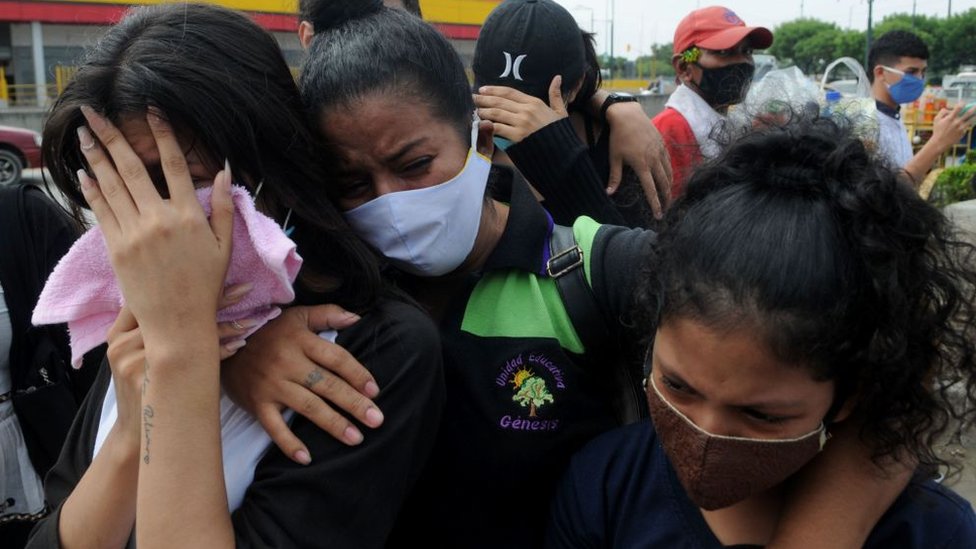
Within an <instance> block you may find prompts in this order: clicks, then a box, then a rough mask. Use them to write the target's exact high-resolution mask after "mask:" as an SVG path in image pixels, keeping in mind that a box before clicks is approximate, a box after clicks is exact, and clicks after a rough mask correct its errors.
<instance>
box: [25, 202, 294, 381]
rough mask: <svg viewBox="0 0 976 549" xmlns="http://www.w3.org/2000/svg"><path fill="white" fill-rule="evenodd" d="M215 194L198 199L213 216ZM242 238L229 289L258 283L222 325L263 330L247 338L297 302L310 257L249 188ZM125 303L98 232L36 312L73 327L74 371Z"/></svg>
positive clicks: (52, 280) (240, 205)
mask: <svg viewBox="0 0 976 549" xmlns="http://www.w3.org/2000/svg"><path fill="white" fill-rule="evenodd" d="M210 191H211V189H210V187H207V188H203V189H198V190H197V200H199V201H200V204H201V205H202V206H203V208H204V211H205V212H206V213H207V215H210ZM231 196H232V198H233V200H234V236H233V239H234V240H233V245H232V248H231V256H230V266H229V267H228V269H227V279H226V280H225V284H226V285H227V286H230V285H233V284H240V283H243V282H250V283H251V284H253V285H254V288H253V289H252V290H251V291H250V293H248V294H247V295H246V296H244V298H243V299H241V300H240V301H238V302H237V303H235V304H234V305H231V306H229V307H226V308H224V309H221V310H220V311H219V312H218V313H217V320H218V321H219V322H230V321H233V320H244V319H248V318H250V319H253V320H255V321H257V325H256V326H254V327H252V328H249V329H248V330H247V332H246V333H245V334H244V335H243V337H247V336H249V335H251V334H252V333H254V332H255V331H257V329H258V328H259V327H261V326H262V325H263V324H265V323H266V322H268V321H269V320H271V319H273V318H275V317H276V316H278V315H279V314H281V310H280V309H279V308H278V307H277V306H276V305H277V304H285V303H289V302H290V301H291V300H293V299H295V292H294V290H293V289H292V286H291V285H292V282H294V281H295V277H296V276H297V275H298V269H299V268H300V267H301V265H302V258H301V257H299V255H298V253H297V252H296V251H295V243H294V242H292V241H291V240H290V239H289V238H288V237H287V236H285V233H284V232H283V231H282V230H281V228H280V227H278V225H277V224H276V223H275V222H274V221H273V220H272V219H270V218H269V217H267V216H265V215H264V214H261V213H259V212H258V211H257V210H256V209H255V208H254V203H253V199H252V198H251V196H250V195H249V194H248V193H247V191H246V190H244V188H242V187H238V186H236V185H235V186H233V187H232V188H231ZM122 304H123V298H122V292H121V290H120V289H119V284H118V280H117V279H116V278H115V273H114V272H113V271H112V265H111V263H110V262H109V259H108V249H107V248H106V247H105V237H104V236H103V235H102V231H101V230H100V229H99V228H98V227H97V226H96V227H93V228H92V229H91V230H89V231H88V232H87V233H85V234H84V235H82V237H81V238H79V239H78V241H77V242H75V244H74V246H72V247H71V249H70V250H68V253H67V254H66V255H65V256H64V257H63V258H62V259H61V261H60V262H59V263H58V266H57V267H55V269H54V272H52V273H51V276H50V277H48V280H47V283H46V284H45V286H44V290H43V291H42V292H41V296H40V298H39V299H38V301H37V307H36V308H35V309H34V316H33V318H32V322H33V323H34V324H35V325H41V324H60V323H64V322H67V323H68V332H69V334H70V336H71V364H72V365H73V366H74V367H75V368H78V367H80V366H81V358H82V355H84V354H85V353H87V352H88V351H90V350H92V349H93V348H95V347H97V346H98V345H100V344H102V343H104V342H105V341H106V339H107V337H108V330H109V328H111V327H112V323H114V322H115V318H116V317H117V316H118V313H119V311H120V310H121V308H122Z"/></svg>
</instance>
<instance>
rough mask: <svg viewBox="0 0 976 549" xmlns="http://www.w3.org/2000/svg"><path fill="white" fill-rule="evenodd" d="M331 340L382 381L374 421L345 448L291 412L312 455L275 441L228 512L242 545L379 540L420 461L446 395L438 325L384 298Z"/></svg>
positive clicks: (375, 543)
mask: <svg viewBox="0 0 976 549" xmlns="http://www.w3.org/2000/svg"><path fill="white" fill-rule="evenodd" d="M337 343H339V344H341V345H342V346H343V347H345V348H346V349H347V350H348V351H349V352H350V353H352V354H353V355H354V356H356V357H357V358H358V359H359V360H360V362H362V363H363V364H364V365H365V366H366V367H367V368H369V370H370V371H371V372H372V373H373V375H374V376H375V377H376V381H377V384H379V386H380V395H379V397H378V398H377V399H376V403H377V405H378V406H379V407H380V409H381V410H382V411H383V413H384V415H385V421H384V422H383V425H382V426H381V427H380V428H379V429H375V430H373V429H368V428H363V429H362V430H363V434H364V436H365V438H364V440H363V442H362V443H361V444H360V445H359V446H356V447H348V446H346V445H344V444H342V443H341V442H338V441H336V440H335V439H333V438H332V437H331V436H329V435H328V434H327V433H325V432H323V431H321V430H319V429H318V428H317V427H316V426H315V425H313V424H311V423H310V422H309V421H307V420H306V419H305V418H303V417H301V416H299V415H297V414H296V416H295V420H294V423H293V424H292V429H293V430H294V432H295V434H296V435H298V437H299V438H300V439H301V440H302V441H304V442H305V444H306V445H308V448H309V452H310V453H311V455H312V463H311V465H308V466H305V467H303V466H301V465H297V464H295V463H294V462H292V461H291V460H290V459H288V458H287V457H285V456H284V455H283V454H282V453H281V451H280V450H278V448H277V447H275V446H272V447H271V448H270V449H269V451H268V454H267V455H266V456H265V457H264V458H262V460H261V462H260V463H259V464H258V467H257V470H256V471H255V475H254V481H253V482H252V484H251V485H250V487H249V488H248V490H247V492H246V494H245V496H244V502H243V503H242V504H241V507H240V508H239V509H237V510H236V511H235V512H234V514H233V516H232V518H233V522H234V530H235V534H236V538H237V546H238V547H289V548H290V547H330V548H345V547H349V548H369V547H382V546H383V545H384V543H385V541H386V538H387V536H388V534H389V532H390V530H391V528H392V526H393V523H394V520H395V519H396V516H397V513H398V512H399V509H400V506H401V504H402V502H403V501H404V499H405V498H406V494H407V493H408V492H409V490H410V489H411V488H412V487H413V485H414V483H415V481H416V480H417V477H418V474H419V472H420V470H421V468H422V467H423V465H424V464H425V463H426V460H427V458H428V456H429V454H430V451H431V449H432V447H433V443H434V439H435V437H436V435H437V425H438V424H439V421H440V413H441V408H442V406H443V400H444V396H445V394H444V379H443V373H442V358H441V349H440V342H439V337H438V334H437V329H436V328H435V327H434V325H433V323H432V322H431V320H430V319H429V318H427V316H426V315H425V314H423V313H422V312H421V311H420V310H418V309H417V308H415V307H412V306H409V305H405V304H403V303H397V302H388V303H386V304H384V305H382V306H381V307H380V308H378V309H377V310H374V311H372V312H371V313H369V314H367V315H365V316H364V317H363V319H362V320H360V321H359V322H358V323H357V324H356V325H354V326H353V327H351V328H349V329H347V330H344V331H343V332H342V333H341V334H340V335H339V338H338V340H337Z"/></svg>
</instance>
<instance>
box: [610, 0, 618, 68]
mask: <svg viewBox="0 0 976 549" xmlns="http://www.w3.org/2000/svg"><path fill="white" fill-rule="evenodd" d="M616 16H617V1H616V0H610V80H613V73H614V70H613V69H614V68H616V65H617V61H616V59H614V58H613V35H614V32H613V31H614V28H613V27H614V23H615V21H614V19H615V18H616Z"/></svg>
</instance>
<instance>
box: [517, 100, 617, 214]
mask: <svg viewBox="0 0 976 549" xmlns="http://www.w3.org/2000/svg"><path fill="white" fill-rule="evenodd" d="M505 152H507V153H508V156H509V157H510V158H511V159H512V162H514V163H515V166H516V167H517V168H518V170H519V171H520V172H521V173H522V175H523V176H524V177H525V179H527V180H528V181H529V183H531V184H532V186H533V187H535V189H536V190H537V191H539V192H540V193H541V194H542V196H543V197H545V201H544V202H543V205H544V206H545V207H546V209H547V210H548V211H549V213H550V214H552V218H553V220H554V221H555V222H556V223H557V224H559V225H572V223H573V221H574V220H575V219H576V218H577V217H580V216H583V215H587V216H590V217H592V218H593V219H595V220H597V221H599V222H600V223H608V224H612V225H623V224H624V218H623V216H622V215H620V212H619V211H617V208H616V207H615V206H614V204H613V201H612V200H611V199H610V197H609V196H607V192H606V186H607V185H606V181H604V180H603V179H602V178H601V177H600V175H599V174H598V173H597V171H596V167H595V166H594V165H593V161H592V160H591V159H590V156H589V154H588V153H587V149H586V145H584V144H583V142H582V141H580V140H579V137H577V136H576V132H575V130H573V125H572V123H571V122H570V120H569V118H563V119H560V120H557V121H556V122H553V123H552V124H549V125H548V126H545V127H543V128H542V129H540V130H538V131H536V132H535V133H532V134H530V135H529V136H528V137H526V138H525V139H523V140H522V141H520V142H519V143H516V144H514V145H512V146H511V147H509V148H508V150H506V151H505Z"/></svg>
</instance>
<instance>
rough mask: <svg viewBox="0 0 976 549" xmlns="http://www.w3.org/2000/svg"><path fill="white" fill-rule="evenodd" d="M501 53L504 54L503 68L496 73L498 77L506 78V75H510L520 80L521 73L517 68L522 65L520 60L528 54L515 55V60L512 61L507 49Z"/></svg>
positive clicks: (523, 59)
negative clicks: (498, 73) (499, 72)
mask: <svg viewBox="0 0 976 549" xmlns="http://www.w3.org/2000/svg"><path fill="white" fill-rule="evenodd" d="M502 53H504V54H505V70H503V71H502V73H501V74H500V75H498V78H506V77H508V75H512V76H513V77H515V79H516V80H522V75H521V73H519V68H520V67H521V66H522V61H525V58H526V57H528V55H526V54H524V53H523V54H522V55H519V56H517V57H515V62H514V63H512V54H510V53H508V52H507V51H503V52H502Z"/></svg>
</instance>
